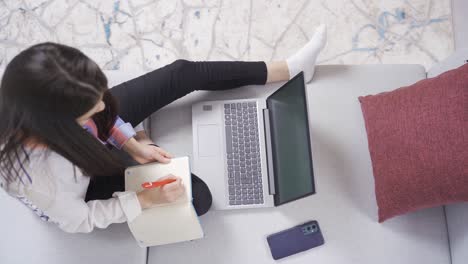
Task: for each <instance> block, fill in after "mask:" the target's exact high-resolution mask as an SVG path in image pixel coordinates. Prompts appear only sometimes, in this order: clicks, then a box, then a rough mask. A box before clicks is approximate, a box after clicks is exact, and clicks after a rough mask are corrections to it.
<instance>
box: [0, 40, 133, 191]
mask: <svg viewBox="0 0 468 264" xmlns="http://www.w3.org/2000/svg"><path fill="white" fill-rule="evenodd" d="M107 88H108V86H107V78H106V76H105V75H104V73H103V72H102V71H101V70H100V68H99V66H98V65H97V64H96V63H95V62H94V61H92V60H91V59H89V58H88V57H87V56H86V55H84V54H83V53H82V52H80V51H79V50H77V49H75V48H72V47H68V46H65V45H61V44H56V43H49V42H48V43H41V44H37V45H34V46H32V47H29V48H28V49H26V50H24V51H22V52H21V53H19V54H18V55H17V56H16V57H14V58H13V60H12V61H11V62H10V63H9V64H8V65H7V67H6V69H5V72H4V75H3V78H2V82H1V85H0V118H1V119H0V174H1V175H2V176H3V178H5V179H6V182H7V183H11V182H14V181H16V180H18V177H21V172H20V170H19V169H18V166H17V165H16V164H17V163H18V162H24V160H27V159H29V156H28V152H27V151H26V150H25V148H24V143H25V142H26V141H28V140H30V139H34V140H35V141H38V142H40V143H42V144H45V145H47V147H48V149H50V150H52V151H55V152H57V153H58V154H60V155H62V156H63V157H65V158H66V159H68V160H69V161H70V162H72V163H73V164H75V165H76V166H77V167H79V168H80V169H81V170H82V171H83V172H84V173H85V174H86V175H93V176H104V175H114V174H116V173H121V172H122V171H123V169H124V168H123V165H122V162H121V161H120V159H119V158H118V157H117V156H116V155H115V154H113V153H112V152H110V151H109V149H107V148H106V147H105V146H104V145H103V144H102V143H100V142H99V141H98V140H97V139H96V138H94V137H93V136H92V135H91V134H90V133H88V132H87V131H86V130H85V129H83V128H82V127H81V126H80V125H79V124H78V122H77V121H76V119H77V118H78V117H80V116H82V115H83V114H85V113H87V112H88V111H89V110H90V109H92V108H93V106H95V105H96V104H97V103H98V102H99V100H100V99H101V98H103V100H104V101H105V103H106V110H105V111H103V112H101V113H99V114H96V115H95V116H94V117H93V120H95V121H96V125H97V126H98V130H99V132H100V134H99V137H100V138H101V139H103V140H105V139H106V138H107V137H108V134H107V133H108V131H109V128H110V127H111V126H112V124H113V122H114V121H115V118H116V112H117V110H116V107H117V106H116V103H115V100H114V99H113V98H112V95H110V93H108V92H106V91H107ZM20 159H21V160H20Z"/></svg>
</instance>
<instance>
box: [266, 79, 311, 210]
mask: <svg viewBox="0 0 468 264" xmlns="http://www.w3.org/2000/svg"><path fill="white" fill-rule="evenodd" d="M267 106H268V110H269V112H270V127H271V129H270V130H271V141H272V152H273V168H274V175H275V191H276V194H275V196H274V197H275V198H274V199H275V205H280V204H284V203H287V202H290V201H293V200H296V199H299V198H302V197H305V196H308V195H310V194H313V193H315V187H314V173H313V166H312V154H311V149H310V138H309V124H308V118H307V106H306V94H305V85H304V76H303V74H302V73H301V74H299V75H297V76H296V77H294V78H293V79H292V80H290V81H289V82H288V83H286V84H285V85H284V86H282V87H281V88H280V89H278V90H277V91H276V92H275V93H273V94H272V95H271V96H270V97H268V99H267Z"/></svg>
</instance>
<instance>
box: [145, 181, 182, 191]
mask: <svg viewBox="0 0 468 264" xmlns="http://www.w3.org/2000/svg"><path fill="white" fill-rule="evenodd" d="M175 181H176V179H166V180H162V181H154V182H144V183H142V184H141V187H143V188H145V189H151V188H156V187H162V186H164V185H166V184H169V183H173V182H175Z"/></svg>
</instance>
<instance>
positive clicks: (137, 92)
mask: <svg viewBox="0 0 468 264" xmlns="http://www.w3.org/2000/svg"><path fill="white" fill-rule="evenodd" d="M266 79H267V68H266V65H265V63H264V62H192V61H186V60H177V61H175V62H173V63H171V64H169V65H167V66H165V67H162V68H160V69H157V70H154V71H152V72H149V73H147V74H145V75H142V76H140V77H137V78H135V79H132V80H130V81H127V82H124V83H122V84H119V85H117V86H115V87H113V88H112V89H111V90H110V92H111V93H112V95H113V96H114V97H115V98H116V99H117V101H118V102H119V116H120V117H121V118H122V119H123V120H124V121H126V122H130V123H131V124H132V125H133V126H136V125H137V124H139V123H141V122H142V121H143V120H145V119H146V118H148V117H149V116H150V115H151V114H152V113H154V112H156V111H157V110H159V109H160V108H162V107H164V106H165V105H168V104H170V103H171V102H173V101H175V100H177V99H179V98H181V97H183V96H185V95H187V94H189V93H191V92H193V91H196V90H212V91H214V90H226V89H232V88H236V87H239V86H244V85H250V84H259V85H261V84H265V83H266ZM112 151H116V152H117V153H118V154H119V155H120V156H121V157H122V159H123V160H124V161H125V162H126V166H131V165H134V164H136V162H135V161H134V160H133V159H132V158H131V157H130V156H129V155H128V154H127V153H125V152H123V151H119V150H117V149H113V150H112ZM124 189H125V181H124V177H123V175H115V177H94V178H92V180H91V182H90V183H89V186H88V190H87V193H86V199H85V200H86V201H89V200H98V199H109V198H111V197H112V194H113V193H114V192H119V191H124ZM192 195H193V205H194V207H195V210H196V211H197V214H198V215H203V214H205V213H206V212H207V211H208V210H209V208H210V207H211V202H212V198H211V192H210V190H209V189H208V186H207V185H206V184H205V182H203V181H202V180H201V179H200V178H198V177H197V176H195V175H194V174H192Z"/></svg>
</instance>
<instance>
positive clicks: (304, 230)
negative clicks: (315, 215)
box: [267, 221, 325, 260]
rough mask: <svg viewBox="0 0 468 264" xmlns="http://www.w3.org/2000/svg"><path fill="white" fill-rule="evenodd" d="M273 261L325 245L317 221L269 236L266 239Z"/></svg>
mask: <svg viewBox="0 0 468 264" xmlns="http://www.w3.org/2000/svg"><path fill="white" fill-rule="evenodd" d="M267 241H268V245H269V246H270V250H271V255H272V256H273V259H275V260H276V259H281V258H284V257H287V256H291V255H293V254H296V253H299V252H302V251H306V250H308V249H311V248H314V247H318V246H320V245H323V244H324V243H325V241H324V239H323V235H322V231H321V230H320V226H319V224H318V222H317V221H310V222H307V223H304V224H302V225H298V226H295V227H293V228H290V229H287V230H284V231H281V232H278V233H275V234H272V235H269V236H268V237H267Z"/></svg>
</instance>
